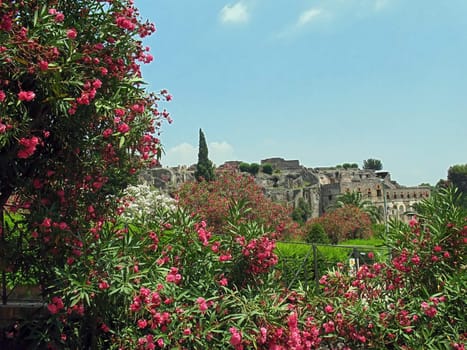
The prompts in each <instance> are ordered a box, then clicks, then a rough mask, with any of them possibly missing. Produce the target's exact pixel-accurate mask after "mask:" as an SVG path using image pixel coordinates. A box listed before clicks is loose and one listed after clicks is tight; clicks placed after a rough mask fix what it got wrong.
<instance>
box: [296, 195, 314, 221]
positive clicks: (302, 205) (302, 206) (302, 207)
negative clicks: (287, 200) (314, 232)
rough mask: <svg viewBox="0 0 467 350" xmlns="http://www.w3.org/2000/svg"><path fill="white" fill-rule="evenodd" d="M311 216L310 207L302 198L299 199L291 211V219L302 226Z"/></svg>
mask: <svg viewBox="0 0 467 350" xmlns="http://www.w3.org/2000/svg"><path fill="white" fill-rule="evenodd" d="M311 214H312V210H311V205H310V204H309V203H307V202H306V201H305V200H304V199H303V198H299V199H298V203H297V206H296V207H295V208H294V210H293V211H292V219H293V220H294V221H296V222H298V223H299V224H304V223H305V222H306V221H307V220H308V219H309V218H310V217H311Z"/></svg>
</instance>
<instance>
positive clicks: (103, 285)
mask: <svg viewBox="0 0 467 350" xmlns="http://www.w3.org/2000/svg"><path fill="white" fill-rule="evenodd" d="M98 287H99V289H108V288H110V285H109V284H108V283H107V281H101V282H99V285H98Z"/></svg>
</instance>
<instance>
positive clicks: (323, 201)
mask: <svg viewBox="0 0 467 350" xmlns="http://www.w3.org/2000/svg"><path fill="white" fill-rule="evenodd" d="M240 163H241V162H240V161H230V162H226V163H224V164H223V165H221V166H220V167H219V169H221V170H222V169H224V170H233V171H239V170H238V165H239V164H240ZM265 164H270V165H271V166H272V167H273V170H274V171H273V173H272V174H265V173H263V172H259V173H258V174H257V175H256V176H255V179H256V182H257V183H258V185H260V186H261V187H262V188H263V189H264V193H265V195H266V196H267V197H269V198H271V199H272V200H273V201H275V202H279V203H282V204H283V205H285V206H288V207H290V208H294V207H295V206H296V205H297V204H298V202H299V200H300V198H302V199H304V200H305V202H306V203H308V204H309V205H310V207H311V208H312V217H318V216H320V215H322V214H323V213H324V212H326V211H327V210H328V208H329V207H330V206H332V205H333V204H334V203H335V201H336V198H337V197H338V196H339V195H341V194H343V193H346V192H353V191H356V192H360V193H362V197H363V198H364V199H368V200H370V201H371V202H372V203H373V204H374V205H375V206H376V207H377V208H378V209H379V210H380V211H381V213H384V212H386V215H387V217H388V218H394V217H398V218H400V219H403V220H407V216H406V215H405V214H406V212H408V211H410V210H411V209H412V208H413V206H414V204H415V203H417V202H419V201H420V200H422V199H424V198H427V197H429V196H430V194H431V193H430V188H429V187H424V186H421V187H420V186H417V187H404V186H401V185H399V184H398V183H397V182H396V181H393V180H391V177H390V174H389V173H388V172H377V171H374V170H367V169H358V168H353V169H342V168H336V167H327V168H307V167H304V166H302V165H301V164H300V162H299V161H298V160H285V159H283V158H279V157H275V158H268V159H263V160H261V165H265ZM194 172H195V167H194V166H191V167H186V166H178V167H171V168H167V167H166V168H163V167H159V168H153V169H149V170H146V171H145V172H143V173H142V174H140V178H139V181H140V182H144V183H147V184H149V185H152V186H154V187H157V188H159V189H160V190H161V191H163V192H165V193H169V194H170V193H172V192H173V191H174V190H176V189H177V188H178V187H179V186H180V185H181V184H182V183H184V182H186V181H194V180H195V177H194Z"/></svg>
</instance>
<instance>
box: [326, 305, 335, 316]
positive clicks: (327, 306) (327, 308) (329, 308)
mask: <svg viewBox="0 0 467 350" xmlns="http://www.w3.org/2000/svg"><path fill="white" fill-rule="evenodd" d="M324 311H325V312H326V313H328V314H330V313H331V312H333V311H334V308H333V307H332V306H331V305H326V306H325V307H324Z"/></svg>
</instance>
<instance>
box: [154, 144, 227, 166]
mask: <svg viewBox="0 0 467 350" xmlns="http://www.w3.org/2000/svg"><path fill="white" fill-rule="evenodd" d="M208 151H209V159H211V160H212V161H213V163H214V164H216V165H222V164H223V163H224V162H225V161H227V160H235V159H236V158H235V152H234V148H233V147H232V146H231V145H230V144H229V143H228V142H225V141H222V142H210V143H209V144H208ZM197 161H198V146H193V145H191V144H189V143H186V142H185V143H181V144H179V145H177V146H175V147H172V148H170V149H168V150H166V151H165V155H163V156H162V159H161V163H162V165H163V166H178V165H187V166H190V165H192V164H196V162H197Z"/></svg>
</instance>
